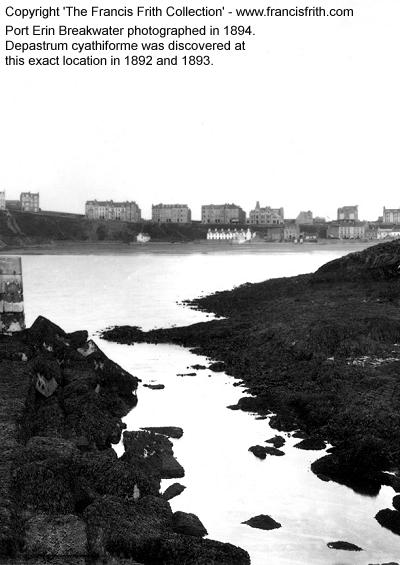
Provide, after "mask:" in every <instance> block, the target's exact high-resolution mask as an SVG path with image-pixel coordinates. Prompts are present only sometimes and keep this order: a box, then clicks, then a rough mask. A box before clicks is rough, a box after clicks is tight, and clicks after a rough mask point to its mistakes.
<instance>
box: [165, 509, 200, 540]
mask: <svg viewBox="0 0 400 565" xmlns="http://www.w3.org/2000/svg"><path fill="white" fill-rule="evenodd" d="M172 527H173V530H174V532H175V533H177V534H184V535H186V536H195V537H198V538H202V537H204V536H206V535H207V530H206V529H205V527H204V526H203V524H202V523H201V521H200V520H199V518H198V517H197V516H196V515H195V514H189V513H187V512H180V511H179V512H175V513H174V515H173V521H172Z"/></svg>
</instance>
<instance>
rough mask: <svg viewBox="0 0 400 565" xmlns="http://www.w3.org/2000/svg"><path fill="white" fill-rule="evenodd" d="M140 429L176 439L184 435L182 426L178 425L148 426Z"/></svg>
mask: <svg viewBox="0 0 400 565" xmlns="http://www.w3.org/2000/svg"><path fill="white" fill-rule="evenodd" d="M140 429H141V430H146V431H148V432H155V433H156V434H162V435H164V436H167V437H172V438H174V439H180V438H181V437H182V436H183V430H182V428H178V427H177V426H148V427H143V428H140Z"/></svg>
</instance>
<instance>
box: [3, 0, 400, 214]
mask: <svg viewBox="0 0 400 565" xmlns="http://www.w3.org/2000/svg"><path fill="white" fill-rule="evenodd" d="M1 4H2V5H1V19H0V24H1V28H2V40H4V26H5V25H6V23H10V22H9V21H6V18H5V16H4V8H5V6H7V5H13V6H20V7H27V4H26V3H23V2H18V1H15V2H13V1H12V0H2V2H1ZM91 4H96V2H87V1H86V0H85V1H82V0H80V1H79V2H77V3H76V5H78V6H80V7H85V6H90V5H91ZM170 4H174V3H173V2H172V1H167V0H161V1H160V2H159V5H160V6H161V7H166V6H167V5H170ZM39 5H40V3H38V4H37V6H39ZM48 5H49V4H43V6H48ZM53 5H56V4H53ZM98 5H101V6H103V7H117V6H124V5H126V6H129V7H132V6H135V5H136V4H133V3H129V1H127V2H125V3H124V2H120V1H112V2H109V3H108V4H107V3H101V2H98ZM143 5H146V4H145V3H143ZM149 5H155V4H154V3H150V4H149ZM175 5H176V6H182V5H184V2H175ZM188 5H189V6H191V7H193V6H201V5H207V4H206V3H204V2H196V3H195V2H191V3H188ZM208 5H209V6H212V7H219V6H221V5H224V6H225V7H226V9H233V8H234V7H265V6H266V5H268V3H267V2H266V4H262V3H261V2H260V1H259V0H256V1H255V3H254V4H250V3H249V2H248V1H245V0H243V2H242V3H240V2H237V1H236V0H235V2H229V3H228V2H223V1H221V2H220V3H216V2H214V3H211V2H210V3H208ZM271 5H272V6H274V7H291V6H295V5H296V3H294V2H291V1H290V0H288V1H287V2H286V1H281V0H276V1H275V3H273V2H271ZM298 5H299V6H304V5H306V4H303V3H302V2H299V3H298ZM309 5H310V6H313V5H314V4H313V3H310V4H309ZM315 5H321V6H324V7H326V8H329V7H347V8H354V10H355V16H354V17H353V18H331V17H326V18H322V17H320V18H280V19H279V18H263V19H262V18H253V19H248V20H246V21H244V20H243V21H241V22H239V21H237V19H236V20H233V19H230V20H225V19H224V20H223V21H221V20H215V19H209V18H205V19H201V20H200V19H198V20H197V21H196V23H197V24H198V25H203V24H207V25H209V24H219V25H221V26H222V25H226V24H228V23H230V24H234V23H251V24H252V25H253V26H254V29H255V31H256V35H255V36H254V38H252V39H251V40H250V41H249V44H248V50H247V53H246V54H238V53H236V54H235V53H232V55H231V57H228V58H226V57H225V58H224V59H219V60H218V61H217V62H216V64H215V65H214V66H213V67H208V68H204V67H203V68H200V67H195V68H183V67H180V68H161V67H152V68H149V67H147V68H138V67H135V68H132V67H131V68H127V67H119V68H107V69H104V68H103V69H101V68H100V69H99V68H97V69H96V68H94V67H81V68H65V67H59V68H57V67H50V68H45V67H42V68H41V67H37V68H35V67H32V68H27V67H26V66H25V67H13V68H11V67H5V66H4V54H5V53H4V51H3V52H2V53H1V55H2V64H1V67H0V73H1V75H0V76H1V90H0V102H1V104H0V108H1V109H0V112H1V114H0V124H1V125H0V128H1V129H0V132H1V136H0V137H1V143H0V159H1V163H0V164H1V168H0V189H1V190H6V194H7V198H18V197H19V193H20V191H22V190H31V191H39V192H40V199H41V207H42V208H43V209H50V210H67V211H75V212H81V213H82V212H83V211H84V202H85V200H87V199H92V198H97V199H108V198H113V199H114V200H126V199H129V200H131V199H132V200H136V201H137V202H138V203H139V205H140V207H141V208H142V213H143V215H144V217H150V209H151V204H152V203H158V202H160V201H161V202H164V203H173V202H183V203H188V204H189V205H190V207H191V208H192V212H193V218H194V219H199V218H200V206H201V204H202V203H211V202H212V203H223V202H226V201H227V202H232V201H233V202H235V203H237V204H240V205H242V207H243V208H244V209H245V210H246V211H248V210H249V209H251V208H252V207H253V206H254V204H255V201H256V200H260V202H261V205H271V206H274V207H278V206H284V208H285V216H286V217H295V216H296V215H297V214H298V212H299V211H300V210H307V209H311V210H313V212H314V214H315V215H324V216H328V217H330V218H334V217H335V216H336V208H337V207H338V206H343V205H352V204H358V205H359V206H360V217H361V218H364V219H367V218H368V219H376V218H377V217H378V215H381V214H382V207H383V206H384V205H386V206H387V207H397V206H400V195H399V186H400V182H399V181H400V179H399V165H398V159H399V131H400V119H399V113H400V112H399V101H400V88H399V84H400V82H399V53H400V45H399V43H400V34H399V21H400V2H399V0H358V1H352V0H340V1H338V0H332V1H330V2H328V1H326V0H321V3H320V4H315ZM28 6H29V7H30V8H33V7H36V4H34V3H33V2H29V4H28ZM178 20H179V21H178ZM14 23H16V21H15V20H14ZM19 23H21V22H19ZM35 23H42V24H46V23H47V24H49V25H51V24H52V23H53V24H60V23H63V24H64V23H65V24H68V25H85V24H92V25H93V24H100V25H104V26H106V25H110V24H111V23H112V24H113V25H132V24H133V22H132V18H130V19H129V20H128V21H126V20H125V21H124V20H123V19H121V20H117V21H116V20H112V21H111V19H110V18H108V19H107V18H103V19H102V20H101V21H100V22H99V21H97V22H96V20H90V21H89V20H88V19H87V21H82V20H80V21H79V22H74V21H73V20H71V19H69V20H66V19H65V21H61V18H58V19H57V20H53V21H51V20H47V21H43V20H42V21H38V22H35ZM134 23H135V24H137V23H141V24H145V25H169V26H172V25H184V24H186V23H189V24H193V23H194V19H193V18H188V19H187V20H185V19H184V18H179V19H172V18H165V19H163V18H148V19H147V20H145V19H141V20H140V22H138V21H137V20H136V21H135V22H134ZM45 39H48V40H51V39H52V38H45ZM111 39H112V38H111ZM114 39H116V40H118V38H114ZM43 54H44V53H42V55H43Z"/></svg>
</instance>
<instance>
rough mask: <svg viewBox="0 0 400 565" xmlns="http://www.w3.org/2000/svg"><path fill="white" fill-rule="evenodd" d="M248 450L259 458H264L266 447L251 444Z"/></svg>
mask: <svg viewBox="0 0 400 565" xmlns="http://www.w3.org/2000/svg"><path fill="white" fill-rule="evenodd" d="M249 451H250V452H251V453H252V454H253V455H255V456H256V457H258V458H259V459H265V458H266V457H267V448H266V447H263V446H262V445H252V446H251V447H249Z"/></svg>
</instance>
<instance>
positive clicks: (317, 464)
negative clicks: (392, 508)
mask: <svg viewBox="0 0 400 565" xmlns="http://www.w3.org/2000/svg"><path fill="white" fill-rule="evenodd" d="M387 465H388V457H387V454H386V447H385V445H384V443H383V442H382V441H380V440H376V439H374V438H370V437H368V438H364V439H362V440H360V441H359V443H358V444H356V445H347V447H342V448H340V449H338V448H335V450H334V453H332V454H329V455H325V456H324V457H322V458H321V459H318V460H317V461H314V462H313V463H312V464H311V470H312V471H313V473H315V474H316V475H323V476H324V477H329V478H330V479H331V480H334V481H336V482H338V483H340V484H343V485H346V486H349V487H350V488H352V489H353V490H354V491H355V492H359V493H361V494H369V495H372V496H374V495H376V494H378V492H379V490H380V487H381V484H382V473H381V472H380V470H381V469H382V468H385V467H386V466H387Z"/></svg>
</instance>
